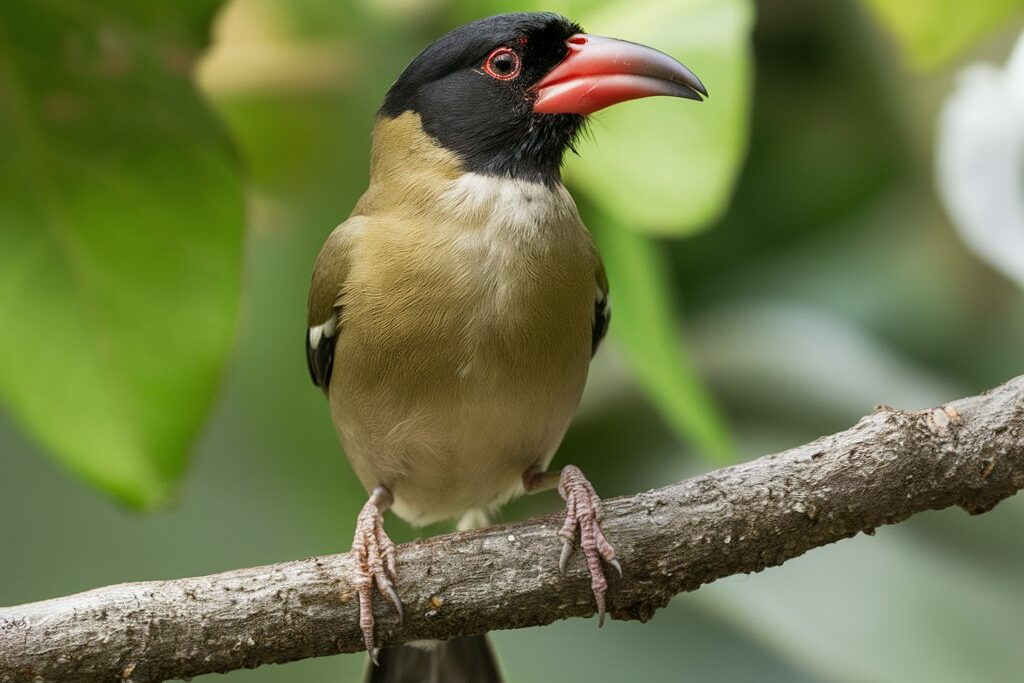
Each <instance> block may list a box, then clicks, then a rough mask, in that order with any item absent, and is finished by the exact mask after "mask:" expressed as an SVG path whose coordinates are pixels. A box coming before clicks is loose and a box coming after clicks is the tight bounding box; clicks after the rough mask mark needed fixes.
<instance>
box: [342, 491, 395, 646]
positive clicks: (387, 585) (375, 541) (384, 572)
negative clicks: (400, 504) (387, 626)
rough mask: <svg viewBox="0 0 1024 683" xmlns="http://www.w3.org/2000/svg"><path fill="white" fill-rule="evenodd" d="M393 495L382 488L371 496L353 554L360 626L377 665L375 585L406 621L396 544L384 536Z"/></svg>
mask: <svg viewBox="0 0 1024 683" xmlns="http://www.w3.org/2000/svg"><path fill="white" fill-rule="evenodd" d="M391 501H392V497H391V492H390V491H388V490H387V489H386V488H384V487H383V486H378V487H377V488H375V489H374V490H373V491H372V492H371V493H370V498H369V500H367V501H366V505H364V506H363V509H362V511H361V512H360V513H359V517H358V518H357V519H356V535H355V538H353V539H352V552H353V553H354V554H355V559H356V575H355V577H353V580H352V585H353V586H354V587H355V589H356V592H357V593H358V595H359V627H360V628H361V629H362V631H363V642H365V643H366V651H367V652H368V653H369V654H370V659H371V660H373V663H374V664H376V663H377V655H376V653H375V652H374V639H373V586H374V584H376V585H377V590H379V591H380V592H381V593H383V594H384V595H386V596H388V599H389V600H391V604H393V605H394V606H395V610H396V611H397V612H398V621H399V623H401V622H402V619H403V617H404V616H405V615H404V612H403V610H402V601H401V600H399V599H398V593H397V592H396V591H395V586H394V583H395V582H396V581H397V580H398V576H397V573H396V571H395V544H394V543H393V542H392V541H391V539H390V538H388V535H387V534H386V533H384V511H385V510H387V509H388V508H389V507H391Z"/></svg>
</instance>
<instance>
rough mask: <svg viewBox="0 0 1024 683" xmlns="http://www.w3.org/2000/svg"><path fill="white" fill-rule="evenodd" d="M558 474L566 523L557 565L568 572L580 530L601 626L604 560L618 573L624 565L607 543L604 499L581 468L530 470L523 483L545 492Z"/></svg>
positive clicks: (604, 580) (569, 466) (604, 585)
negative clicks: (604, 527) (603, 523)
mask: <svg viewBox="0 0 1024 683" xmlns="http://www.w3.org/2000/svg"><path fill="white" fill-rule="evenodd" d="M556 477H557V481H558V495H560V496H562V498H563V499H564V500H565V523H564V524H562V528H561V529H560V530H559V532H558V535H559V536H561V537H562V554H561V557H559V559H558V568H559V570H560V571H562V572H564V571H565V566H566V563H567V562H568V561H569V558H570V557H571V556H572V551H573V549H574V548H575V545H576V533H577V531H579V535H580V549H581V550H582V551H583V557H584V560H585V561H586V563H587V569H588V570H590V588H591V590H592V591H593V592H594V601H595V602H596V603H597V619H598V620H597V625H598V626H602V625H603V624H604V612H605V600H604V596H605V593H607V591H608V580H607V579H606V578H605V576H604V569H603V568H602V567H601V560H602V559H603V560H604V561H605V562H607V563H608V564H610V565H611V566H612V567H615V570H616V571H617V572H618V573H619V576H622V565H621V564H619V560H618V558H616V557H615V548H613V547H612V545H611V543H609V542H608V539H607V538H606V537H605V535H604V530H603V529H602V528H601V499H600V498H599V497H598V495H597V492H595V491H594V487H593V486H591V484H590V482H589V481H587V478H586V477H585V476H583V472H581V471H580V469H579V468H578V467H576V466H575V465H566V466H565V467H563V468H562V471H561V473H555V472H537V471H535V470H531V471H529V472H527V473H526V474H524V475H523V486H525V487H526V490H527V491H529V492H531V493H532V492H535V491H543V490H546V489H549V488H551V487H552V486H553V485H554V482H555V478H556Z"/></svg>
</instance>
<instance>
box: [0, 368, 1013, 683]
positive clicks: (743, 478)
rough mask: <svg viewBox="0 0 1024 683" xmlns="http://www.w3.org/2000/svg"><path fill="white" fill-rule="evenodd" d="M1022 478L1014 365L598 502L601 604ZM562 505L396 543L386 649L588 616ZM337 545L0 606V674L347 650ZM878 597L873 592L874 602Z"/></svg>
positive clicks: (122, 669)
mask: <svg viewBox="0 0 1024 683" xmlns="http://www.w3.org/2000/svg"><path fill="white" fill-rule="evenodd" d="M1022 487H1024V376H1021V377H1018V378H1016V379H1014V380H1012V381H1010V382H1008V383H1007V384H1004V385H1003V386H1001V387H998V388H996V389H993V390H991V391H989V392H987V393H985V394H983V395H980V396H973V397H970V398H965V399H961V400H959V401H954V402H952V403H950V404H948V405H946V406H943V407H941V408H936V409H931V410H924V411H917V412H900V411H896V410H893V409H891V408H888V407H885V406H880V407H879V408H877V409H876V410H875V412H874V413H872V414H871V415H868V416H866V417H864V418H862V419H861V420H860V421H859V422H858V423H857V424H856V425H854V426H853V427H851V428H850V429H848V430H846V431H844V432H840V433H838V434H833V435H831V436H826V437H823V438H821V439H818V440H817V441H814V442H813V443H809V444H807V445H805V446H800V447H798V448H793V449H791V450H788V451H784V452H782V453H777V454H774V455H768V456H765V457H762V458H759V459H757V460H754V461H751V462H747V463H743V464H740V465H735V466H733V467H727V468H724V469H721V470H717V471H714V472H710V473H708V474H705V475H702V476H699V477H695V478H693V479H689V480H687V481H683V482H680V483H677V484H673V485H671V486H666V487H665V488H661V489H657V490H653V491H648V492H646V493H641V494H638V495H635V496H631V497H626V498H617V499H613V500H609V501H606V503H605V519H604V528H605V531H606V532H607V535H608V538H609V539H610V540H611V541H612V543H613V544H614V545H615V547H616V550H617V551H618V555H619V557H620V558H621V561H622V566H623V571H624V573H625V578H624V579H619V578H618V577H617V576H615V573H614V572H609V581H610V584H611V587H610V590H609V592H608V609H609V614H610V615H611V616H612V617H614V618H618V619H639V620H641V621H642V620H646V619H648V618H650V616H651V615H652V614H653V613H654V611H655V610H656V609H658V608H659V607H663V606H664V605H665V604H666V603H668V601H669V600H670V599H671V598H672V596H674V595H676V594H677V593H680V592H683V591H691V590H695V589H696V588H698V587H700V586H701V585H702V584H705V583H708V582H710V581H714V580H715V579H718V578H721V577H724V576H729V575H731V574H737V573H747V572H756V571H760V570H761V569H764V568H765V567H771V566H775V565H779V564H782V563H783V562H785V561H786V560H788V559H790V558H792V557H796V556H798V555H801V554H802V553H804V552H806V551H808V550H810V549H811V548H816V547H818V546H822V545H826V544H828V543H833V542H835V541H838V540H840V539H843V538H847V537H850V536H853V535H854V534H856V533H858V532H861V531H864V532H868V533H870V532H871V531H872V530H873V529H874V528H875V527H877V526H880V525H882V524H893V523H896V522H899V521H902V520H904V519H906V518H907V517H909V516H911V515H913V514H915V513H917V512H922V511H924V510H934V509H940V508H945V507H949V506H952V505H957V506H960V507H962V508H963V509H965V510H967V511H968V512H970V513H972V514H975V513H980V512H985V511H987V510H989V509H991V508H992V507H993V506H995V505H996V503H998V502H999V501H1000V500H1002V499H1004V498H1006V497H1008V496H1011V495H1013V494H1014V493H1015V492H1017V491H1018V490H1019V489H1021V488H1022ZM561 519H562V515H560V514H558V515H552V516H548V517H544V518H538V519H532V520H528V521H526V522H523V523H521V524H511V525H506V526H499V527H491V528H487V529H481V530H475V531H468V532H462V533H456V534H450V535H446V536H440V537H437V538H431V539H428V540H424V541H417V542H413V543H407V544H405V545H402V546H400V547H399V549H398V572H399V578H400V581H401V583H400V585H399V587H398V588H399V594H400V595H401V597H402V600H403V602H404V603H405V607H406V621H405V624H404V625H403V626H402V627H401V628H399V627H398V624H397V623H396V618H395V616H394V612H393V610H392V609H391V608H390V607H389V606H388V602H387V600H385V599H377V600H375V603H376V606H377V608H378V611H377V619H378V638H379V639H381V640H382V641H383V642H384V643H385V644H390V645H394V644H398V643H402V642H404V641H407V640H415V639H424V638H450V637H453V636H458V635H469V634H475V633H482V632H485V631H491V630H496V629H507V628H522V627H525V626H537V625H542V624H548V623H550V622H552V621H555V620H556V619H565V618H568V617H584V616H589V615H592V614H593V613H594V600H593V596H592V595H591V593H590V579H589V576H588V575H587V573H586V570H585V567H584V566H583V563H582V561H581V560H580V559H579V557H578V556H574V557H573V559H572V560H571V561H570V563H569V564H570V567H569V570H568V571H567V572H566V574H565V575H564V576H563V575H561V574H559V573H558V556H559V551H560V549H561V540H560V539H559V538H558V537H557V536H556V531H557V530H558V528H559V526H560V524H561ZM350 568H351V560H350V558H349V556H348V555H347V554H346V555H330V556H325V557H315V558H311V559H307V560H301V561H298V562H286V563H283V564H276V565H270V566H265V567H254V568H251V569H239V570H235V571H229V572H224V573H223V574H215V575H212V576H202V577H196V578H186V579H177V580H173V581H151V582H146V583H132V584H122V585H117V586H109V587H107V588H100V589H97V590H92V591H88V592H86V593H80V594H78V595H72V596H68V597H64V598H57V599H54V600H47V601H44V602H37V603H33V604H28V605H21V606H18V607H7V608H0V681H2V683H13V682H15V681H17V682H21V681H30V682H34V681H40V682H48V681H60V682H61V683H86V682H90V683H91V682H99V681H136V682H140V683H141V682H146V683H149V682H153V681H163V680H167V679H172V678H184V677H190V676H196V675H199V674H204V673H210V672H224V671H231V670H233V669H239V668H243V667H255V666H258V665H260V664H266V663H271V662H288V661H293V660H297V659H303V658H305V657H316V656H320V655H330V654H335V653H338V652H352V651H355V650H359V649H362V637H361V634H360V631H359V624H358V614H357V600H356V595H355V592H354V590H353V588H352V586H351V584H350V583H349V582H348V580H347V578H346V577H347V576H348V575H349V570H350ZM879 599H883V598H882V597H881V596H880V598H879Z"/></svg>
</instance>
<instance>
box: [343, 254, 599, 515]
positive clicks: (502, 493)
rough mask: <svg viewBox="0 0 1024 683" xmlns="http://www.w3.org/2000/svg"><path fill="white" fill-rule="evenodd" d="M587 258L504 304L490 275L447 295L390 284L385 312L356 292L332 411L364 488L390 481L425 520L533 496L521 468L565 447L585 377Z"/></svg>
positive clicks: (512, 291)
mask: <svg viewBox="0 0 1024 683" xmlns="http://www.w3.org/2000/svg"><path fill="white" fill-rule="evenodd" d="M586 265H587V264H581V267H580V268H579V271H580V272H579V273H577V274H576V275H575V277H572V278H571V280H570V281H569V282H568V283H567V282H566V281H565V275H566V272H565V268H564V267H563V268H562V270H561V271H560V273H559V276H558V279H557V280H555V281H553V282H551V283H542V285H543V286H542V287H541V288H540V289H538V288H537V283H536V282H534V283H532V284H531V285H530V287H529V288H528V290H529V291H525V290H524V291H519V288H517V286H516V285H514V284H511V283H509V284H508V285H506V286H505V287H503V288H501V287H499V289H501V290H502V291H501V302H500V304H501V305H495V299H494V296H495V289H494V288H493V287H492V286H491V285H493V283H488V285H487V287H484V288H482V289H481V288H479V287H478V288H475V289H474V288H472V287H467V291H465V292H462V293H461V295H460V293H458V292H455V293H454V295H453V292H452V291H451V289H448V290H443V289H434V290H430V291H438V292H446V294H445V295H444V296H438V297H437V298H436V300H431V299H430V297H425V296H424V293H423V288H422V286H420V287H418V288H416V289H415V290H412V289H403V288H402V287H394V286H392V287H391V288H390V291H389V292H388V296H389V305H388V306H386V307H380V306H375V305H374V304H372V303H371V298H367V300H365V301H352V300H351V299H350V298H346V317H345V319H344V322H343V324H342V329H343V332H342V334H341V336H340V339H339V342H338V348H337V350H336V361H335V365H334V368H335V369H334V376H333V378H332V381H331V390H330V396H331V407H332V411H333V412H334V417H335V420H334V421H335V424H336V425H337V427H338V432H339V436H340V438H341V441H342V444H343V446H344V447H345V451H346V454H347V455H348V458H349V460H350V462H351V463H352V466H353V468H354V469H355V471H356V473H357V475H358V476H359V478H360V480H361V481H362V483H363V485H364V486H365V487H366V488H367V489H370V488H372V487H374V486H377V485H381V484H383V485H385V486H387V487H388V488H389V489H390V490H391V491H392V493H393V495H394V498H395V504H394V510H395V512H396V514H398V515H399V516H400V517H402V518H403V519H406V520H407V521H409V522H412V523H414V524H429V523H432V522H435V521H441V520H444V519H451V518H455V517H458V516H460V515H462V514H463V513H465V512H467V511H469V510H474V509H480V508H489V507H493V506H496V505H498V504H501V503H503V502H505V501H506V500H508V499H509V498H510V497H512V496H514V495H516V494H517V493H518V492H521V491H522V484H521V481H522V474H523V473H524V472H525V471H526V470H528V469H529V468H530V467H533V466H540V467H545V466H546V465H547V463H548V462H549V461H550V459H551V458H552V456H553V455H554V452H555V449H556V448H557V447H558V444H559V443H560V441H561V439H562V437H563V435H564V434H565V431H566V429H567V427H568V425H569V422H570V420H571V418H572V415H573V413H574V412H575V409H576V407H577V405H578V403H579V398H580V394H581V393H582V390H583V386H584V383H585V381H586V375H587V367H588V365H589V361H590V342H591V318H590V316H591V315H592V310H593V296H594V294H593V288H594V285H593V270H592V269H591V270H589V272H588V271H587V269H586V267H585V266H586ZM569 275H570V276H572V275H573V273H572V271H571V269H570V270H569ZM420 284H421V285H422V283H420ZM548 287H558V288H560V289H558V290H557V291H556V292H553V291H541V290H547V289H548ZM374 316H381V318H379V319H377V320H373V317H374Z"/></svg>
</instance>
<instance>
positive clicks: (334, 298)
mask: <svg viewBox="0 0 1024 683" xmlns="http://www.w3.org/2000/svg"><path fill="white" fill-rule="evenodd" d="M364 221H365V219H364V218H363V217H362V216H354V217H352V218H349V219H348V220H347V221H345V222H344V223H342V224H341V225H339V226H338V227H337V228H335V229H334V232H332V233H331V234H330V236H329V237H328V238H327V241H326V242H324V246H323V248H322V249H321V250H320V255H319V256H317V259H316V266H314V268H313V281H312V283H311V284H310V286H309V302H308V304H307V315H306V365H307V366H308V367H309V376H310V378H311V379H312V380H313V384H315V385H317V386H318V387H320V388H321V389H323V390H324V392H326V391H327V387H328V386H329V385H330V381H331V370H332V369H333V365H334V347H335V345H336V344H337V342H338V335H339V334H340V333H341V307H342V292H343V289H344V285H345V278H346V277H347V275H348V270H349V256H350V252H351V250H352V244H353V243H354V242H355V238H356V236H357V235H358V234H359V233H360V232H361V230H362V227H363V222H364Z"/></svg>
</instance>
